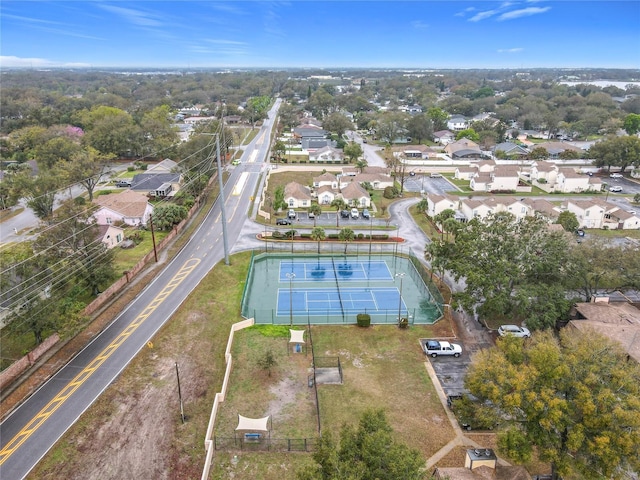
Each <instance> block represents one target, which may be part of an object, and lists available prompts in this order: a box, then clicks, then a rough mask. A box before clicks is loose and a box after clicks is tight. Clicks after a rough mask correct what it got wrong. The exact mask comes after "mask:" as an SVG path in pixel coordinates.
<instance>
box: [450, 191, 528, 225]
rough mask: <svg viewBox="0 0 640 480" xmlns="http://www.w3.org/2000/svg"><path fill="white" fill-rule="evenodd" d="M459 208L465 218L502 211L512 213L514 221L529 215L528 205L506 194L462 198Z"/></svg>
mask: <svg viewBox="0 0 640 480" xmlns="http://www.w3.org/2000/svg"><path fill="white" fill-rule="evenodd" d="M460 210H461V211H462V213H463V214H464V216H465V218H466V219H467V220H472V219H473V218H480V219H484V218H486V217H487V216H489V215H490V214H494V213H503V212H506V213H510V214H511V215H513V216H514V220H515V221H519V220H522V219H523V218H524V217H527V216H530V215H531V213H530V210H529V208H528V206H527V205H526V204H525V203H524V202H523V201H522V200H518V199H516V198H514V197H508V196H504V197H484V198H479V199H462V200H461V201H460Z"/></svg>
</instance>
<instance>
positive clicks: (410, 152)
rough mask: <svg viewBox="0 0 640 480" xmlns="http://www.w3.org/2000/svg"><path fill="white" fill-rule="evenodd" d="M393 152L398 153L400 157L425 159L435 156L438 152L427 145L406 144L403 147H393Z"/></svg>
mask: <svg viewBox="0 0 640 480" xmlns="http://www.w3.org/2000/svg"><path fill="white" fill-rule="evenodd" d="M393 152H394V154H398V155H399V157H400V158H401V159H406V160H425V159H430V158H431V159H433V158H437V156H438V152H436V151H435V150H434V149H433V148H431V147H429V146H427V145H406V146H404V147H393Z"/></svg>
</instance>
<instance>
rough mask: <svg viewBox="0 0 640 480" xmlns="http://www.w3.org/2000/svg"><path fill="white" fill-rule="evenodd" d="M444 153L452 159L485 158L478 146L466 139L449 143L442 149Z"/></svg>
mask: <svg viewBox="0 0 640 480" xmlns="http://www.w3.org/2000/svg"><path fill="white" fill-rule="evenodd" d="M444 152H445V153H446V154H447V155H449V156H450V157H451V158H453V159H461V158H483V157H485V155H484V154H483V153H482V150H480V147H479V146H478V144H477V143H475V142H473V141H471V140H469V139H468V138H461V139H460V140H457V141H455V142H452V143H449V144H448V145H447V146H446V147H444Z"/></svg>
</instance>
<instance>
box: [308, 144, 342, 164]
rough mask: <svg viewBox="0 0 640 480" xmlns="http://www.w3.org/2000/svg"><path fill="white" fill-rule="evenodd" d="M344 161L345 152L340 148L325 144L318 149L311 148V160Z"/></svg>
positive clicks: (323, 161)
mask: <svg viewBox="0 0 640 480" xmlns="http://www.w3.org/2000/svg"><path fill="white" fill-rule="evenodd" d="M343 161H344V153H343V152H342V150H341V149H339V148H334V147H332V146H329V145H324V146H323V147H320V148H318V149H317V150H313V151H311V150H309V162H321V163H342V162H343Z"/></svg>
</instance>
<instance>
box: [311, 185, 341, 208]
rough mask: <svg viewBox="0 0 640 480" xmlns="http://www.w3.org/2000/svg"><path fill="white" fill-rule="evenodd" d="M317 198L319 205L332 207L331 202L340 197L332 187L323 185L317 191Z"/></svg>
mask: <svg viewBox="0 0 640 480" xmlns="http://www.w3.org/2000/svg"><path fill="white" fill-rule="evenodd" d="M315 197H316V201H317V202H318V205H331V202H333V201H334V200H335V199H336V198H337V197H338V194H337V193H336V192H335V191H334V189H333V188H331V187H330V186H328V185H323V186H322V187H318V188H316V189H315Z"/></svg>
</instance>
